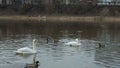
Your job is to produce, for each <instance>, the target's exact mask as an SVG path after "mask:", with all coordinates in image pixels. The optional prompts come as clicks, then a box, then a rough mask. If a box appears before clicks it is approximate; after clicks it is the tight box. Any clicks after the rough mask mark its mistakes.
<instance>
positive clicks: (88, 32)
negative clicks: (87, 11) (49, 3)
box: [0, 22, 120, 68]
mask: <svg viewBox="0 0 120 68" xmlns="http://www.w3.org/2000/svg"><path fill="white" fill-rule="evenodd" d="M119 26H120V25H119V24H110V25H107V24H88V23H87V24H85V23H81V24H80V23H70V24H63V23H61V24H55V23H51V24H45V23H43V22H41V23H36V22H35V23H34V24H33V23H21V24H18V23H12V24H7V23H6V24H3V23H2V24H0V55H1V56H0V68H10V67H11V68H21V67H22V68H24V66H25V64H26V63H35V61H37V60H38V61H40V62H41V66H40V67H39V68H68V67H69V68H80V67H81V68H110V67H113V68H119V67H120V65H119V63H120V62H119V61H120V50H119V47H120V41H119V40H120V36H119V34H120V31H119ZM81 31H82V32H81ZM34 38H36V39H37V40H38V43H37V46H38V47H37V50H38V52H37V55H27V56H26V55H24V56H23V55H15V52H14V51H15V50H16V49H18V48H21V47H25V46H27V47H32V46H31V45H32V42H31V41H32V40H33V39H34ZM75 38H79V39H80V41H81V43H82V45H81V46H80V47H68V46H65V45H64V43H65V42H68V41H71V40H73V39H75ZM98 42H103V43H105V44H107V46H106V47H105V48H100V49H99V48H96V46H97V44H98Z"/></svg>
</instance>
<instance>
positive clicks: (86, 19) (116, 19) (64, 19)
mask: <svg viewBox="0 0 120 68" xmlns="http://www.w3.org/2000/svg"><path fill="white" fill-rule="evenodd" d="M0 21H37V22H41V21H45V22H56V21H57V22H58V21H59V22H93V23H115V22H120V17H110V16H105V17H104V16H0Z"/></svg>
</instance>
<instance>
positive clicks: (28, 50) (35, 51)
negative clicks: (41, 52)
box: [15, 39, 37, 54]
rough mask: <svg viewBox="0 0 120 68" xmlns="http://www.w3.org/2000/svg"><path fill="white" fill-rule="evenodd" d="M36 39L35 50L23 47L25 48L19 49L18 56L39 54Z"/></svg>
mask: <svg viewBox="0 0 120 68" xmlns="http://www.w3.org/2000/svg"><path fill="white" fill-rule="evenodd" d="M35 42H36V39H33V49H31V48H29V47H23V48H20V49H17V51H15V52H16V54H35V53H37V50H36V44H35Z"/></svg>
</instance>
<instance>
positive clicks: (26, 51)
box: [16, 47, 35, 54]
mask: <svg viewBox="0 0 120 68" xmlns="http://www.w3.org/2000/svg"><path fill="white" fill-rule="evenodd" d="M16 53H24V54H25V53H28V54H29V53H35V51H34V50H33V49H30V48H28V47H23V48H20V49H18V50H17V51H16Z"/></svg>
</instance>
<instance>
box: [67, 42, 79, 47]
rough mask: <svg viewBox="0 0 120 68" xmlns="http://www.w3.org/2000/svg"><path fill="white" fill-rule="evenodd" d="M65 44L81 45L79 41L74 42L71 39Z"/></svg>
mask: <svg viewBox="0 0 120 68" xmlns="http://www.w3.org/2000/svg"><path fill="white" fill-rule="evenodd" d="M65 45H72V46H79V45H81V43H79V42H75V41H71V42H67V43H65Z"/></svg>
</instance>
